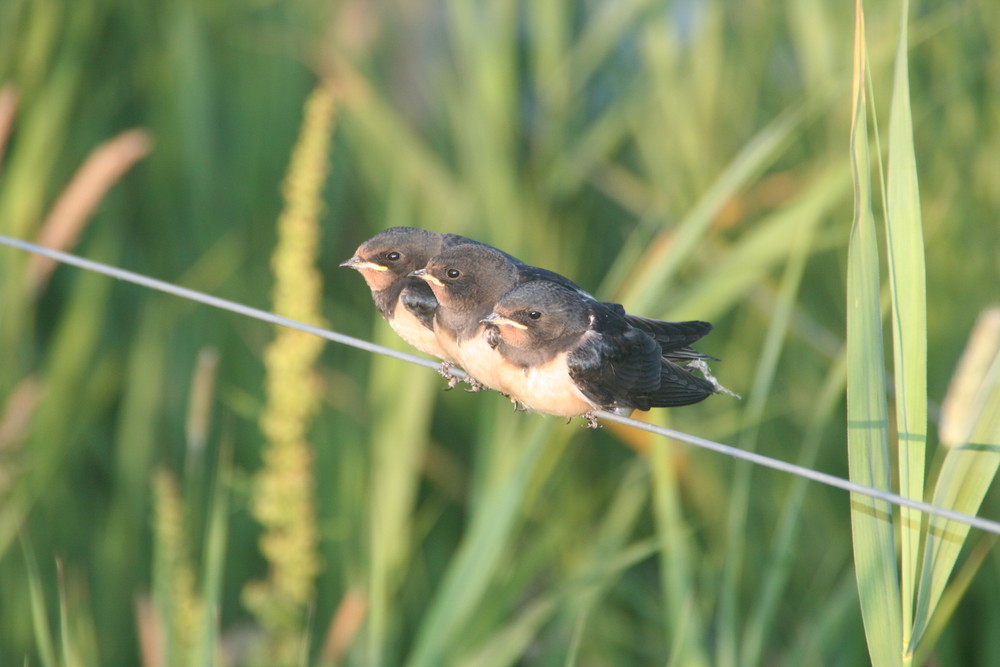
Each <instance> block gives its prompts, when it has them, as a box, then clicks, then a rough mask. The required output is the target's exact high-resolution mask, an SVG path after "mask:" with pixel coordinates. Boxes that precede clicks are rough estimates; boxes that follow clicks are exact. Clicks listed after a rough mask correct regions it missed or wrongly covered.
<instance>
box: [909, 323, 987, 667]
mask: <svg viewBox="0 0 1000 667" xmlns="http://www.w3.org/2000/svg"><path fill="white" fill-rule="evenodd" d="M948 394H949V396H948V397H947V398H946V401H945V403H946V405H947V404H949V403H951V402H952V399H953V398H954V397H957V396H960V397H962V398H963V399H965V400H964V401H963V402H964V403H965V408H964V409H963V412H962V414H960V415H959V414H957V413H954V411H952V410H947V411H946V414H948V415H949V417H950V416H952V415H954V416H955V417H956V418H957V419H961V421H962V422H964V423H963V424H961V425H955V424H947V426H948V429H946V428H945V426H946V423H942V431H943V432H946V431H947V430H951V431H954V432H955V433H962V434H963V436H964V437H963V440H964V442H961V443H953V442H950V441H947V442H946V443H945V444H947V445H954V444H958V445H959V446H957V447H955V448H954V449H952V450H951V451H949V452H948V454H947V455H946V456H945V460H944V465H943V466H942V468H941V474H940V476H939V477H938V480H937V484H936V486H935V488H934V498H933V500H932V502H933V503H934V504H935V505H940V506H942V507H950V508H952V509H955V510H957V511H959V512H964V513H966V514H976V513H977V512H978V511H979V506H980V504H982V502H983V498H984V496H985V495H986V492H987V491H988V490H989V487H990V484H992V482H993V478H994V477H995V476H996V472H997V468H998V466H1000V310H997V309H993V310H992V311H988V312H987V313H986V314H985V315H983V316H982V317H980V320H979V322H978V323H977V325H976V328H975V330H974V332H973V335H972V336H971V338H970V340H969V345H968V346H967V348H966V351H965V354H964V355H963V357H962V362H961V363H960V365H959V368H958V370H957V371H956V373H955V377H954V379H953V380H952V384H951V387H950V388H949V391H948ZM952 426H955V427H956V428H951V427H952ZM943 434H944V433H943ZM968 534H969V526H967V525H965V524H960V523H957V522H955V521H948V520H945V519H940V518H933V519H931V521H930V528H929V534H928V536H927V546H926V549H925V552H924V560H923V568H922V570H921V574H920V589H919V592H918V596H917V606H916V610H915V615H914V621H913V635H912V637H911V639H910V641H909V642H908V645H907V652H908V653H913V652H914V651H915V650H916V648H917V645H918V644H919V642H920V638H921V637H922V636H923V633H924V632H925V631H926V629H927V625H928V623H929V622H930V618H931V615H932V614H933V613H934V609H935V608H936V607H937V604H938V602H939V600H940V599H941V594H942V593H943V592H944V588H945V584H947V582H948V579H949V577H950V576H951V572H952V569H954V567H955V561H956V560H957V559H958V554H959V552H960V551H961V550H962V545H963V544H965V539H966V537H967V536H968Z"/></svg>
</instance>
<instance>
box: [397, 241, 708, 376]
mask: <svg viewBox="0 0 1000 667" xmlns="http://www.w3.org/2000/svg"><path fill="white" fill-rule="evenodd" d="M413 275H415V276H418V277H420V278H423V279H424V280H426V281H427V282H428V283H429V284H430V285H431V289H432V290H433V291H434V296H435V297H436V298H437V300H438V304H439V305H438V309H437V312H436V314H435V317H434V331H435V334H436V336H437V340H438V343H439V344H440V346H441V348H442V350H443V351H444V352H445V353H446V354H448V355H450V357H451V358H453V359H455V360H456V361H457V362H458V363H459V364H460V365H461V366H462V367H463V368H464V369H465V370H466V371H467V372H468V373H469V374H470V375H471V376H472V377H473V378H475V379H476V380H477V381H478V382H479V383H480V384H482V385H485V386H486V387H489V388H491V389H497V390H498V391H501V392H503V393H509V392H507V391H505V390H504V389H503V378H504V377H506V375H507V369H505V368H504V367H503V364H502V363H500V362H499V361H498V356H497V353H496V351H495V350H494V348H493V346H491V345H490V344H489V341H488V340H487V337H486V336H485V335H484V334H485V333H486V328H487V326H488V325H487V324H484V323H483V319H484V318H486V317H487V316H488V315H489V314H490V313H491V312H492V311H493V307H494V305H495V304H496V303H497V302H498V301H499V300H500V299H501V297H503V296H504V295H505V294H507V293H508V292H509V291H510V290H512V289H513V288H514V287H516V286H517V285H519V284H526V283H529V282H532V281H539V280H540V281H543V282H548V283H552V284H555V285H559V286H561V287H562V288H564V289H565V291H566V292H567V293H571V294H576V295H577V297H578V298H579V299H581V300H585V301H593V302H595V303H597V301H596V300H594V299H593V297H591V296H590V295H589V294H587V293H586V292H585V291H584V290H583V289H581V288H580V287H579V286H577V285H576V284H575V283H573V282H572V281H571V280H569V279H568V278H566V277H564V276H562V275H560V274H558V273H555V272H553V271H548V270H547V269H541V268H538V267H533V266H529V265H527V264H524V263H523V262H520V261H519V260H517V259H515V258H513V257H511V256H510V255H507V254H505V253H503V252H500V251H498V250H496V249H495V248H492V247H490V246H484V245H478V246H471V245H463V246H456V247H453V248H450V249H448V250H445V251H443V252H442V253H441V254H439V255H436V256H435V257H433V258H431V260H430V261H429V262H428V263H427V266H426V267H425V268H424V269H422V270H418V271H415V272H414V273H413ZM603 307H604V308H605V309H607V310H608V311H609V312H610V313H613V314H614V315H615V316H617V317H619V318H621V319H623V321H625V322H626V323H627V324H628V325H629V326H630V327H631V328H633V329H636V330H638V331H642V332H644V333H645V334H646V335H647V336H648V337H649V338H651V339H652V340H653V341H654V342H656V343H657V344H659V345H661V347H662V348H664V349H669V350H671V353H672V354H673V355H674V357H675V358H677V359H688V360H692V362H697V361H700V360H702V359H706V358H711V357H707V355H703V354H701V353H700V352H697V351H696V350H693V349H691V348H690V347H688V345H690V344H691V343H693V342H694V341H696V340H698V339H699V338H701V337H702V336H704V335H705V334H707V333H708V332H709V331H711V329H712V326H711V325H710V324H708V323H706V322H687V323H680V324H678V323H674V322H663V321H660V320H653V319H649V318H644V317H638V316H633V315H628V314H626V313H625V310H624V308H622V307H621V306H620V305H618V304H603ZM706 368H707V367H706Z"/></svg>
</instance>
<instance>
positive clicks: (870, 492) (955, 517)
mask: <svg viewBox="0 0 1000 667" xmlns="http://www.w3.org/2000/svg"><path fill="white" fill-rule="evenodd" d="M0 244H3V245H7V246H10V247H12V248H18V249H20V250H25V251H27V252H33V253H36V254H39V255H43V256H45V257H49V258H51V259H54V260H57V261H59V262H62V263H64V264H71V265H73V266H77V267H80V268H81V269H87V270H88V271H95V272H97V273H102V274H104V275H107V276H111V277H112V278H117V279H119V280H124V281H126V282H130V283H135V284H136V285H142V286H143V287H148V288H150V289H154V290H157V291H160V292H165V293H167V294H173V295H175V296H179V297H182V298H185V299H190V300H192V301H198V302H200V303H204V304H207V305H209V306H214V307H216V308H221V309H223V310H229V311H232V312H234V313H239V314H241V315H246V316H248V317H253V318H255V319H258V320H263V321H264V322H270V323H272V324H278V325H280V326H285V327H290V328H292V329H298V330H299V331H305V332H307V333H311V334H315V335H317V336H320V337H322V338H325V339H327V340H330V341H333V342H335V343H341V344H342V345H350V346H351V347H356V348H358V349H361V350H365V351H367V352H372V353H375V354H382V355H385V356H387V357H392V358H394V359H399V360H401V361H406V362H409V363H411V364H417V365H418V366H425V367H427V368H433V369H437V368H438V366H439V365H440V364H439V363H438V362H434V361H431V360H430V359H424V358H423V357H418V356H415V355H412V354H407V353H405V352H398V351H396V350H393V349H390V348H388V347H383V346H381V345H376V344H375V343H369V342H368V341H365V340H361V339H359V338H353V337H351V336H345V335H344V334H340V333H337V332H335V331H329V330H327V329H322V328H320V327H315V326H312V325H309V324H304V323H302V322H298V321H296V320H290V319H288V318H287V317H281V316H279V315H275V314H273V313H269V312H267V311H265V310H260V309H258V308H251V307H249V306H244V305H243V304H240V303H236V302H235V301H229V300H227V299H220V298H219V297H215V296H211V295H208V294H204V293H203V292H196V291H195V290H191V289H187V288H186V287H179V286H177V285H173V284H171V283H168V282H165V281H162V280H157V279H155V278H149V277H147V276H144V275H141V274H138V273H133V272H132V271H126V270H124V269H119V268H116V267H114V266H109V265H107V264H102V263H100V262H95V261H93V260H89V259H84V258H82V257H77V256H76V255H70V254H68V253H64V252H59V251H57V250H50V249H48V248H43V247H42V246H39V245H35V244H34V243H27V242H25V241H19V240H17V239H12V238H10V237H7V236H4V235H2V234H0ZM455 372H456V374H459V373H460V369H455ZM596 414H597V415H598V416H599V417H600V418H601V419H605V420H607V421H613V422H617V423H619V424H625V425H626V426H631V427H633V428H638V429H641V430H643V431H648V432H650V433H655V434H656V435H659V436H663V437H665V438H671V439H673V440H680V441H681V442H686V443H688V444H690V445H694V446H696V447H701V448H703V449H708V450H711V451H713V452H717V453H719V454H724V455H726V456H731V457H733V458H737V459H742V460H744V461H749V462H750V463H754V464H756V465H759V466H764V467H766V468H771V469H773V470H780V471H782V472H787V473H789V474H792V475H798V476H799V477H804V478H806V479H809V480H812V481H814V482H819V483H820V484H826V485H827V486H832V487H835V488H838V489H843V490H844V491H850V492H851V493H860V494H863V495H866V496H870V497H872V498H875V499H876V500H882V501H885V502H887V503H891V504H893V505H900V506H902V507H908V508H911V509H914V510H918V511H921V512H926V513H927V514H930V515H933V516H937V517H941V518H943V519H948V520H951V521H957V522H959V523H964V524H967V525H969V526H972V527H973V528H978V529H980V530H983V531H985V532H988V533H993V534H995V535H1000V522H998V521H993V520H991V519H984V518H981V517H977V516H971V515H969V514H963V513H962V512H956V511H955V510H951V509H948V508H946V507H938V506H937V505H932V504H930V503H925V502H922V501H919V500H914V499H912V498H907V497H905V496H901V495H899V494H896V493H892V492H890V491H884V490H882V489H876V488H874V487H871V486H865V485H864V484H858V483H856V482H852V481H850V480H848V479H844V478H842V477H837V476H835V475H830V474H827V473H824V472H819V471H817V470H813V469H811V468H806V467H804V466H800V465H796V464H794V463H788V462H787V461H782V460H780V459H775V458H771V457H769V456H764V455H762V454H756V453H754V452H748V451H745V450H742V449H737V448H736V447H732V446H730V445H724V444H722V443H719V442H715V441H713V440H706V439H705V438H699V437H698V436H696V435H689V434H687V433H682V432H681V431H675V430H673V429H669V428H664V427H662V426H657V425H655V424H649V423H646V422H643V421H639V420H637V419H632V418H631V417H623V416H621V415H617V414H614V413H612V412H607V411H604V410H601V411H598V412H597V413H596Z"/></svg>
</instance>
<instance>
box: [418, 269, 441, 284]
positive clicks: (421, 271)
mask: <svg viewBox="0 0 1000 667" xmlns="http://www.w3.org/2000/svg"><path fill="white" fill-rule="evenodd" d="M410 275H411V276H416V277H417V278H421V279H423V280H426V281H427V282H429V283H433V284H435V285H437V286H438V287H444V283H443V282H441V281H440V280H438V279H437V278H435V277H434V276H432V275H431V274H429V273H427V269H417V270H416V271H414V272H413V273H411V274H410Z"/></svg>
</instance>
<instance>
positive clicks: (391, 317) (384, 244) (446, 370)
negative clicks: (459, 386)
mask: <svg viewBox="0 0 1000 667" xmlns="http://www.w3.org/2000/svg"><path fill="white" fill-rule="evenodd" d="M463 244H478V242H477V241H473V240H472V239H469V238H466V237H464V236H458V235H457V234H439V233H436V232H431V231H427V230H426V229H418V228H416V227H392V228H390V229H386V230H385V231H382V232H379V233H378V234H376V235H375V236H373V237H372V238H370V239H368V240H367V241H365V242H364V243H362V244H361V245H360V246H359V247H358V250H357V252H355V253H354V256H353V257H351V258H350V259H348V260H346V261H344V262H342V263H341V264H340V266H343V267H347V268H350V269H355V270H356V271H358V272H359V273H360V274H361V277H362V278H364V279H365V282H366V283H367V284H368V287H369V288H370V289H371V292H372V300H373V301H374V302H375V307H376V308H377V309H378V311H379V313H381V314H382V317H384V318H385V319H386V321H387V322H388V323H389V326H391V327H392V328H393V330H394V331H395V332H396V333H397V334H399V336H400V338H402V339H403V340H405V341H406V342H407V343H409V344H410V345H412V346H413V347H415V348H417V349H418V350H420V351H421V352H423V353H424V354H429V355H432V356H434V357H437V358H438V359H442V360H444V362H445V364H443V365H442V369H441V374H442V375H444V376H445V377H447V378H448V379H449V388H451V387H453V386H454V383H455V381H457V378H455V377H454V376H453V375H451V374H450V367H449V366H448V365H449V364H452V363H454V362H455V361H457V360H456V359H455V358H453V357H452V356H451V355H450V354H449V353H448V352H447V351H445V350H444V349H442V347H441V345H440V344H439V343H438V340H437V337H436V336H435V334H434V314H435V312H436V311H437V308H438V302H437V299H436V298H435V297H434V292H433V291H432V290H431V288H430V286H429V285H428V284H427V283H426V282H425V281H423V280H420V279H419V278H416V277H413V276H411V273H412V272H413V271H415V270H417V269H422V268H423V267H424V266H425V265H426V264H427V261H428V260H429V259H430V258H431V257H433V256H434V255H437V254H439V253H440V252H442V251H443V250H446V249H448V248H451V247H454V246H459V245H463Z"/></svg>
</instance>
